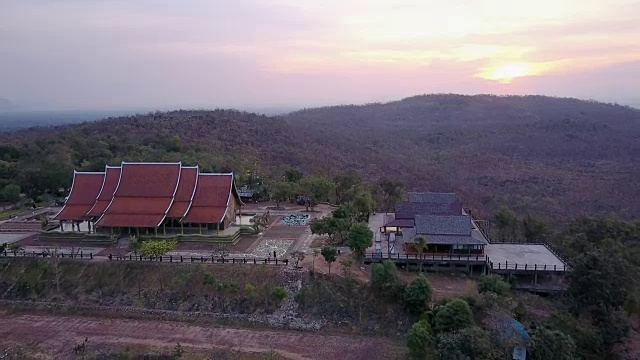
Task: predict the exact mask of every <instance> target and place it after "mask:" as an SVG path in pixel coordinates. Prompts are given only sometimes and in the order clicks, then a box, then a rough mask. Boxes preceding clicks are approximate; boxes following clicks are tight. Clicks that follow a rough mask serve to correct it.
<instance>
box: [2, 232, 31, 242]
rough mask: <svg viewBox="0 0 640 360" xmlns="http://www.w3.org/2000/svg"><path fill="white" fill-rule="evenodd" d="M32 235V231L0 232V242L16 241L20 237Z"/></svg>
mask: <svg viewBox="0 0 640 360" xmlns="http://www.w3.org/2000/svg"><path fill="white" fill-rule="evenodd" d="M31 235H33V234H32V233H3V232H0V244H9V243H13V242H16V241H18V240H20V239H24V238H26V237H28V236H31Z"/></svg>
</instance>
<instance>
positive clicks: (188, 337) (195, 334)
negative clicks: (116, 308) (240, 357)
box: [0, 312, 404, 360]
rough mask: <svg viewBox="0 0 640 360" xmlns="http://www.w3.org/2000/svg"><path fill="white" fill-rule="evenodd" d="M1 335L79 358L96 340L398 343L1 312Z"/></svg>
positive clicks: (378, 354)
mask: <svg viewBox="0 0 640 360" xmlns="http://www.w3.org/2000/svg"><path fill="white" fill-rule="evenodd" d="M0 338H3V339H4V340H8V341H12V342H16V343H21V344H24V345H27V346H38V347H39V348H42V349H46V352H47V354H49V355H51V356H53V357H54V358H56V359H75V358H76V356H75V355H74V352H73V347H74V345H76V344H78V343H81V342H82V341H83V340H84V339H85V338H88V339H89V342H88V345H87V347H88V350H89V351H91V350H92V348H91V346H92V344H114V345H121V346H123V347H125V346H131V345H143V346H158V347H160V346H162V347H169V348H170V347H173V346H175V344H176V343H177V342H179V343H180V344H181V345H182V346H183V347H186V348H197V349H212V350H213V349H229V350H239V351H254V352H269V351H271V350H274V351H276V352H278V353H280V354H282V355H283V356H285V357H287V358H291V359H367V360H371V359H397V358H402V356H403V355H404V354H402V350H398V348H399V346H397V345H395V344H393V343H390V342H388V341H387V340H384V339H381V338H370V337H357V336H345V335H340V336H334V335H323V334H318V333H309V332H305V333H303V332H288V331H272V330H248V329H236V328H215V327H204V326H196V325H190V324H184V323H177V322H169V321H148V320H129V319H107V318H91V317H73V316H41V315H8V314H2V313H1V312H0Z"/></svg>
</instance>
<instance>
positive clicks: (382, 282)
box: [371, 260, 400, 291]
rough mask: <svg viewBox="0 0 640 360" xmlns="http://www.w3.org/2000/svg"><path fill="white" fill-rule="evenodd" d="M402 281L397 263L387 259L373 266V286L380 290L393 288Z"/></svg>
mask: <svg viewBox="0 0 640 360" xmlns="http://www.w3.org/2000/svg"><path fill="white" fill-rule="evenodd" d="M399 282H400V280H399V278H398V269H397V267H396V264H394V263H393V262H391V261H389V260H385V261H383V262H382V264H373V265H372V266H371V287H373V288H374V289H376V290H379V291H385V290H391V289H393V288H394V287H396V286H397V284H398V283H399Z"/></svg>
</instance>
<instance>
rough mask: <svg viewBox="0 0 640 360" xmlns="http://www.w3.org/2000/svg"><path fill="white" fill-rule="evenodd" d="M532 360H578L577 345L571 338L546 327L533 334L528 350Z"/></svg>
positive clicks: (536, 330) (539, 328)
mask: <svg viewBox="0 0 640 360" xmlns="http://www.w3.org/2000/svg"><path fill="white" fill-rule="evenodd" d="M527 351H528V353H529V357H530V358H531V360H548V359H554V360H576V359H577V356H576V344H575V342H574V341H573V339H572V338H571V336H569V335H567V334H565V333H563V332H562V331H558V330H550V329H547V328H545V327H538V328H536V329H535V330H534V331H533V332H532V334H531V342H530V343H529V348H528V350H527Z"/></svg>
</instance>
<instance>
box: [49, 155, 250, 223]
mask: <svg viewBox="0 0 640 360" xmlns="http://www.w3.org/2000/svg"><path fill="white" fill-rule="evenodd" d="M242 205H243V203H242V201H241V200H240V197H239V195H238V191H237V190H236V187H235V184H234V179H233V174H232V173H202V172H200V168H199V167H197V166H182V164H181V163H179V162H178V163H133V162H123V163H122V164H121V166H118V167H116V166H107V167H106V168H105V171H104V172H74V175H73V185H72V186H71V191H70V193H69V197H68V198H67V201H66V202H65V205H64V207H63V208H62V210H61V211H60V212H59V213H58V214H57V215H56V216H55V217H54V220H59V221H60V222H61V229H64V228H65V227H64V224H65V223H69V222H70V223H71V224H72V225H71V227H72V230H77V231H80V230H81V225H82V227H83V229H86V230H87V231H88V232H91V231H94V232H98V233H112V234H127V233H128V234H132V235H141V234H142V235H151V234H153V235H167V234H185V233H190V234H207V233H217V232H219V231H222V230H225V229H227V228H228V227H229V226H230V225H231V224H233V223H234V222H235V219H236V216H237V215H238V214H239V212H240V208H241V206H242ZM85 222H86V224H85ZM74 225H75V226H74Z"/></svg>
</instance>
